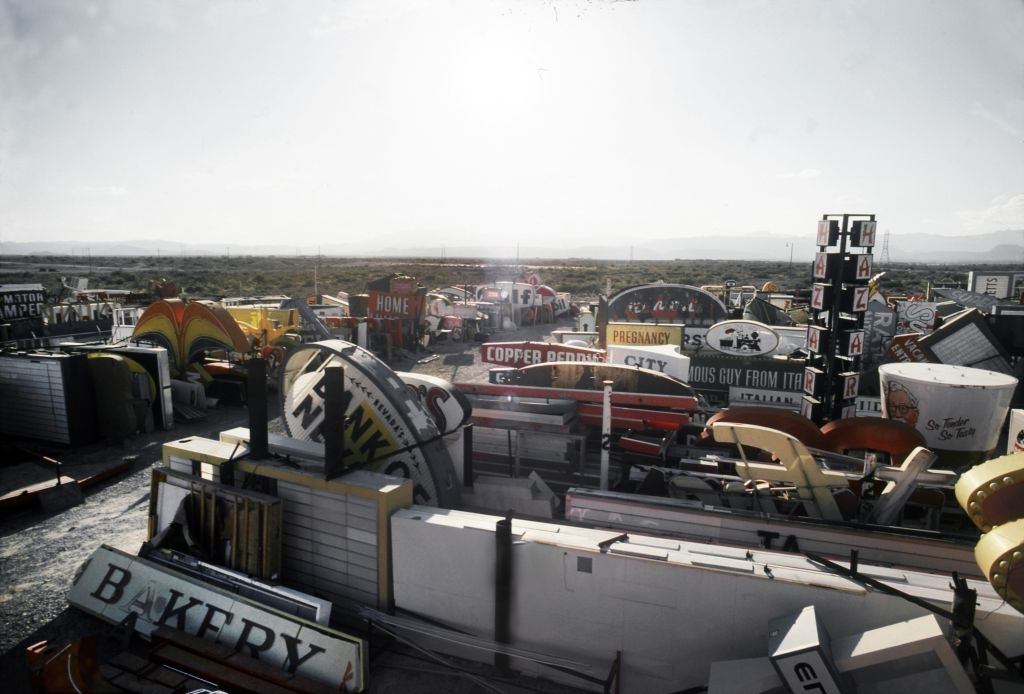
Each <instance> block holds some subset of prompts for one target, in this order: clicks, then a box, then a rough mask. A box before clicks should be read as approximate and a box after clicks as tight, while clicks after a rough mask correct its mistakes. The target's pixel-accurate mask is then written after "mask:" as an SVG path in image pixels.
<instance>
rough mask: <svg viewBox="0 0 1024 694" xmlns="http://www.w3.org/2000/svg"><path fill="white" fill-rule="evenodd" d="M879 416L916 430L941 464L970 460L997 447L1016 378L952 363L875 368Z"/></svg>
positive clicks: (973, 460)
mask: <svg viewBox="0 0 1024 694" xmlns="http://www.w3.org/2000/svg"><path fill="white" fill-rule="evenodd" d="M878 376H879V378H880V379H881V388H882V416H883V417H887V418H889V419H895V420H898V421H901V422H906V423H907V424H909V425H910V426H912V427H914V428H916V429H917V430H918V431H920V432H921V433H922V434H923V435H924V438H925V441H926V442H927V444H928V447H929V448H931V449H932V450H934V451H935V452H936V453H939V456H940V460H941V461H942V463H944V464H947V466H948V465H949V464H952V465H953V466H956V465H964V464H973V463H976V462H979V461H981V460H985V459H986V457H987V455H988V453H989V452H991V451H992V449H993V448H995V445H996V442H997V440H998V439H999V431H1000V430H1001V429H1002V427H1003V422H1005V421H1006V412H1007V410H1009V408H1010V401H1011V399H1012V398H1013V391H1014V388H1016V387H1017V379H1016V378H1014V377H1013V376H1007V375H1006V374H1001V373H999V372H996V371H985V370H984V369H972V368H970V367H967V366H953V365H950V364H908V363H900V364H883V365H882V366H880V367H878Z"/></svg>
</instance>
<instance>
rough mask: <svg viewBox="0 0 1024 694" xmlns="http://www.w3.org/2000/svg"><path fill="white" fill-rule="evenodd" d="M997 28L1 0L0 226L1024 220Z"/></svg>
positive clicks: (859, 13)
mask: <svg viewBox="0 0 1024 694" xmlns="http://www.w3.org/2000/svg"><path fill="white" fill-rule="evenodd" d="M1022 36H1024V3H1022V2H1020V0H983V1H978V2H963V1H962V0H929V1H919V0H900V1H898V2H893V1H892V0H877V1H869V0H865V1H860V2H853V1H841V0H840V1H829V2H824V1H820V0H777V1H771V2H761V1H753V0H751V1H744V0H708V1H707V2H696V1H687V0H678V1H672V2H667V1H666V2H661V1H656V0H636V1H620V2H616V1H607V2H602V1H599V0H593V1H587V0H566V1H564V2H563V1H559V0H502V1H491V0H423V1H420V0H368V1H365V2H364V1H361V0H352V1H350V2H313V1H300V0H292V1H290V2H269V1H262V0H246V1H239V0H212V1H206V0H204V1H202V2H200V1H198V0H182V1H180V2H150V1H145V0H109V1H98V2H85V1H82V0H66V1H63V2H52V1H49V0H0V242H14V241H37V242H38V241H68V240H77V241H80V242H81V241H85V242H98V241H128V240H136V239H149V240H158V239H159V240H167V241H172V242H173V241H177V242H181V243H204V242H208V243H217V242H232V243H239V242H245V243H251V244H253V246H254V247H255V246H258V245H262V244H281V243H285V244H295V245H299V244H301V245H303V246H313V245H317V244H320V243H324V244H327V243H331V244H337V243H339V242H341V243H345V242H351V243H353V244H363V245H365V244H366V243H372V242H376V241H383V240H386V241H387V242H388V243H389V244H390V245H392V246H395V245H397V246H402V245H407V246H409V247H415V246H424V245H438V244H450V245H487V244H501V245H505V246H508V245H510V244H512V243H516V244H518V243H522V244H544V243H548V244H565V245H572V244H584V243H585V244H609V245H616V244H622V243H632V242H634V241H635V242H637V243H639V242H642V241H651V240H655V239H663V238H680V237H692V236H709V235H714V236H728V235H742V234H751V233H766V234H772V235H792V234H794V233H800V232H802V231H806V233H807V234H808V236H809V237H811V236H813V234H814V229H815V222H816V220H817V219H818V218H820V216H821V215H822V214H824V213H841V212H852V213H874V214H877V215H878V219H879V229H880V230H881V229H884V230H889V231H891V233H892V234H893V235H894V236H895V235H897V234H900V233H922V232H923V233H937V234H945V235H953V234H982V233H986V232H991V231H998V230H1005V229H1024V40H1021V37H1022ZM427 239H429V242H427V241H426V240H427Z"/></svg>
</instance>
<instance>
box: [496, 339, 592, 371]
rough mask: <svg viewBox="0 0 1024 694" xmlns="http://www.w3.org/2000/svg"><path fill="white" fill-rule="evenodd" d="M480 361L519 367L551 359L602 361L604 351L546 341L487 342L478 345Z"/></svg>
mask: <svg viewBox="0 0 1024 694" xmlns="http://www.w3.org/2000/svg"><path fill="white" fill-rule="evenodd" d="M480 361H483V362H486V363H488V364H498V365H500V366H511V367H513V368H516V369H521V368H522V367H524V366H530V365H531V364H543V363H545V362H551V361H604V351H603V350H600V349H590V348H589V347H574V346H572V345H563V344H548V343H547V342H488V343H485V344H483V345H481V346H480Z"/></svg>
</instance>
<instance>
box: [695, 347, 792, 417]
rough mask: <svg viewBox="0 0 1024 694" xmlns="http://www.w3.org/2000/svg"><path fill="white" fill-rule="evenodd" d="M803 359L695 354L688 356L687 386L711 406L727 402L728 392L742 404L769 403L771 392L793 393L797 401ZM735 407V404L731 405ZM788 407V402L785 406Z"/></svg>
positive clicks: (771, 397)
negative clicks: (703, 396)
mask: <svg viewBox="0 0 1024 694" xmlns="http://www.w3.org/2000/svg"><path fill="white" fill-rule="evenodd" d="M804 366H805V360H802V359H772V358H764V357H735V356H730V355H726V354H721V353H719V352H697V353H696V354H692V355H690V385H691V386H693V387H694V388H696V389H697V391H698V392H700V393H701V394H703V395H705V396H706V397H707V398H708V400H709V401H710V402H711V403H712V404H714V405H726V404H729V403H730V402H731V399H732V395H733V392H732V389H737V390H736V391H735V395H736V397H737V398H739V401H742V402H748V403H753V402H758V400H755V397H758V398H761V400H760V402H761V403H762V404H784V403H781V402H775V403H773V402H772V399H773V398H777V397H778V395H777V393H776V392H775V391H783V392H786V393H792V394H794V402H799V398H800V394H801V392H802V391H803V384H804ZM755 394H756V395H755ZM787 397H788V396H787ZM734 404H738V403H734ZM785 404H786V405H787V406H788V403H785Z"/></svg>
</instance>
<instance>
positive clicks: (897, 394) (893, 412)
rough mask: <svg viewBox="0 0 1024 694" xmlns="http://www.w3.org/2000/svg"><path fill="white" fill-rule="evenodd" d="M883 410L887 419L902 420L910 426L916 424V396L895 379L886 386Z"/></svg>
mask: <svg viewBox="0 0 1024 694" xmlns="http://www.w3.org/2000/svg"><path fill="white" fill-rule="evenodd" d="M885 410H886V413H887V414H888V416H889V419H895V420H896V421H897V422H904V423H906V424H909V425H910V426H912V427H916V426H917V417H918V415H919V414H920V412H918V409H917V398H916V397H914V396H913V394H911V393H910V391H908V390H907V389H906V388H904V387H903V386H902V385H900V384H899V383H896V382H895V381H890V382H889V385H888V386H886V398H885Z"/></svg>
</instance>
